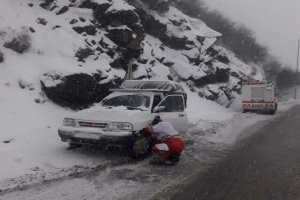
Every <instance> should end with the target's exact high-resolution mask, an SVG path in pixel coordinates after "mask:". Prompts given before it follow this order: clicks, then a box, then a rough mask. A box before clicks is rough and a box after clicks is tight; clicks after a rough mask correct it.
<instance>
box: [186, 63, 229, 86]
mask: <svg viewBox="0 0 300 200" xmlns="http://www.w3.org/2000/svg"><path fill="white" fill-rule="evenodd" d="M229 71H230V70H229V69H219V68H217V69H216V71H215V72H214V73H210V74H208V75H206V76H203V77H200V78H198V79H196V78H195V77H190V80H192V81H193V82H194V83H195V85H196V86H198V87H201V86H204V85H207V84H214V83H226V82H227V81H228V80H229Z"/></svg>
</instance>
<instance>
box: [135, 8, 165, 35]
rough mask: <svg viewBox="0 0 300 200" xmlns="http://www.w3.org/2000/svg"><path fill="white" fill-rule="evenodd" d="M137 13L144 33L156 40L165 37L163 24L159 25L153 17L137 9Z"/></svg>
mask: <svg viewBox="0 0 300 200" xmlns="http://www.w3.org/2000/svg"><path fill="white" fill-rule="evenodd" d="M137 13H138V14H139V16H140V19H141V21H142V24H143V26H144V29H145V32H146V33H148V34H150V35H152V36H154V37H157V38H164V37H165V33H166V31H167V26H166V25H165V24H162V23H160V22H159V21H158V20H156V19H155V18H154V17H153V16H151V15H148V14H147V13H146V12H145V11H144V10H142V9H138V10H137Z"/></svg>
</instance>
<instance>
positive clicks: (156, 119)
mask: <svg viewBox="0 0 300 200" xmlns="http://www.w3.org/2000/svg"><path fill="white" fill-rule="evenodd" d="M160 121H161V120H160V116H158V115H157V116H155V117H154V119H153V121H152V123H151V125H152V126H154V125H156V124H158V123H159V122H160Z"/></svg>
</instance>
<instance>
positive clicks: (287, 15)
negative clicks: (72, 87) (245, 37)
mask: <svg viewBox="0 0 300 200" xmlns="http://www.w3.org/2000/svg"><path fill="white" fill-rule="evenodd" d="M202 1H204V2H205V3H206V5H207V6H209V7H210V8H214V9H217V10H219V11H220V12H221V13H223V14H224V15H225V16H227V17H229V18H231V19H233V20H234V21H238V22H242V23H243V24H245V25H246V26H248V27H249V28H250V29H251V30H253V31H254V33H255V35H256V37H257V39H258V42H259V43H261V44H263V45H265V46H267V47H268V48H269V49H270V51H271V53H272V54H274V55H275V56H276V57H278V58H279V59H280V60H281V61H282V62H283V63H285V64H288V65H291V66H292V67H295V66H296V58H297V57H296V56H297V41H298V39H300V0H202Z"/></svg>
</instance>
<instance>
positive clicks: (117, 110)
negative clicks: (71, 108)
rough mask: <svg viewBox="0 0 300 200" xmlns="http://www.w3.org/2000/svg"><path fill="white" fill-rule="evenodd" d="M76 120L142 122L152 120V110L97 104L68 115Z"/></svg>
mask: <svg viewBox="0 0 300 200" xmlns="http://www.w3.org/2000/svg"><path fill="white" fill-rule="evenodd" d="M68 117H69V118H73V119H76V120H86V121H103V122H130V123H133V122H137V121H138V122H141V121H149V120H151V114H150V111H149V110H148V111H141V110H129V109H127V108H126V107H123V106H122V107H121V106H120V107H102V106H95V107H92V108H89V109H85V110H82V111H79V112H77V113H74V114H73V115H70V116H68Z"/></svg>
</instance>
